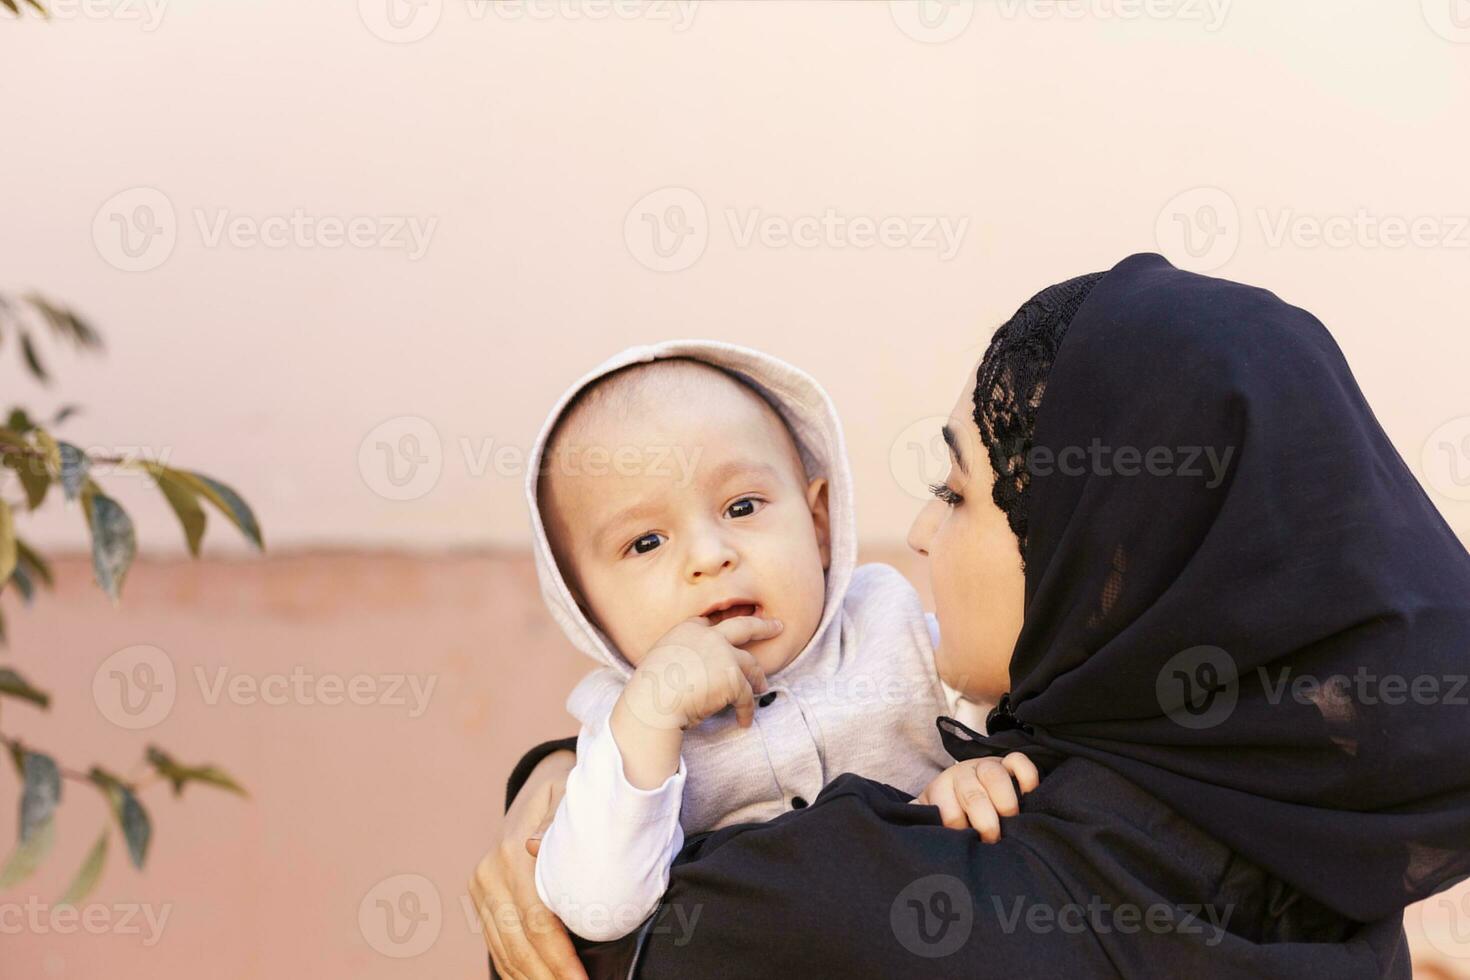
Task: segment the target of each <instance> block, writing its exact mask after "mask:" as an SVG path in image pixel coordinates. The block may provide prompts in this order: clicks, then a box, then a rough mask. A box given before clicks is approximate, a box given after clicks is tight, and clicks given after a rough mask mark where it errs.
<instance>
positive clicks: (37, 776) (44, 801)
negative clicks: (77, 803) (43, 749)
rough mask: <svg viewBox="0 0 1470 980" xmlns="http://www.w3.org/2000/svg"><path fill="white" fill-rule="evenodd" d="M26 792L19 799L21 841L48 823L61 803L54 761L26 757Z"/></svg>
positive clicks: (35, 755)
mask: <svg viewBox="0 0 1470 980" xmlns="http://www.w3.org/2000/svg"><path fill="white" fill-rule="evenodd" d="M24 765H25V791H24V792H22V793H21V797H20V839H21V840H22V841H24V840H26V839H28V838H29V837H30V836H31V835H32V834H34V833H36V832H37V831H39V830H40V829H41V827H43V826H44V825H46V824H48V823H50V822H51V815H52V814H54V813H55V812H56V804H57V803H59V802H61V770H60V769H58V768H57V767H56V760H55V759H53V758H51V757H50V756H49V755H42V754H41V753H40V752H27V753H26V754H25V763H24Z"/></svg>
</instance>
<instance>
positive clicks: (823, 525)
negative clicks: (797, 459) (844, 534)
mask: <svg viewBox="0 0 1470 980" xmlns="http://www.w3.org/2000/svg"><path fill="white" fill-rule="evenodd" d="M806 505H807V506H808V507H809V508H811V512H812V526H813V527H815V528H816V531H817V550H818V551H820V552H821V554H822V570H823V571H826V570H827V568H828V567H830V566H831V564H832V517H831V514H829V513H828V510H827V481H826V480H825V479H824V478H822V477H820V476H819V477H817V478H816V479H815V480H813V481H812V482H811V483H809V484H807V488H806Z"/></svg>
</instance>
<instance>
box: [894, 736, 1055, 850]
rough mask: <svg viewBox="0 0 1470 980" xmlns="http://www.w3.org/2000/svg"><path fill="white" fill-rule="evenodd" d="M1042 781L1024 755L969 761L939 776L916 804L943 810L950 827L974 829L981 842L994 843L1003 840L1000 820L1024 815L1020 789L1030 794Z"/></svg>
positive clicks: (1012, 754) (942, 814)
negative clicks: (1018, 798) (1018, 792)
mask: <svg viewBox="0 0 1470 980" xmlns="http://www.w3.org/2000/svg"><path fill="white" fill-rule="evenodd" d="M1012 777H1014V778H1015V782H1014V784H1013V783H1012V782H1011V780H1012ZM1040 782H1041V776H1040V774H1039V773H1037V771H1036V766H1035V765H1034V764H1033V763H1032V762H1031V760H1030V759H1028V758H1026V757H1025V756H1024V755H1022V754H1021V753H1020V752H1012V753H1011V754H1010V755H1007V756H1006V757H1005V758H1004V759H996V758H994V757H987V758H984V759H967V760H966V761H964V762H961V763H960V764H959V765H956V766H950V767H949V768H948V769H946V770H944V772H942V773H940V774H939V775H937V776H935V777H934V780H933V782H931V783H930V784H929V785H928V786H926V787H924V792H922V793H920V794H919V795H918V796H917V797H915V798H914V800H913V802H915V803H921V804H925V805H928V806H937V807H939V815H940V817H942V818H943V820H944V825H945V826H946V827H950V828H952V829H955V830H963V829H965V828H966V827H974V828H975V829H976V830H978V831H980V839H981V840H983V841H984V842H985V843H987V844H994V843H995V842H996V841H998V840H1000V818H1001V817H1014V816H1015V815H1016V814H1017V813H1020V812H1021V810H1020V804H1019V802H1018V800H1017V797H1016V787H1017V786H1019V787H1020V788H1021V792H1022V793H1029V792H1031V791H1032V790H1033V789H1035V788H1036V787H1037V785H1038V784H1040Z"/></svg>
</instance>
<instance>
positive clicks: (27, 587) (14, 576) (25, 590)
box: [10, 565, 36, 606]
mask: <svg viewBox="0 0 1470 980" xmlns="http://www.w3.org/2000/svg"><path fill="white" fill-rule="evenodd" d="M10 581H12V582H14V583H15V587H16V588H17V589H18V590H19V591H20V601H21V602H23V603H25V604H26V605H27V606H29V605H30V604H31V603H33V602H35V601H36V584H35V583H34V582H32V581H31V576H30V573H29V572H27V571H26V567H25V566H24V565H16V566H15V571H13V572H11V573H10Z"/></svg>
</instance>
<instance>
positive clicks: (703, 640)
mask: <svg viewBox="0 0 1470 980" xmlns="http://www.w3.org/2000/svg"><path fill="white" fill-rule="evenodd" d="M780 632H781V622H780V620H776V619H762V618H760V617H757V616H737V617H735V618H733V619H726V620H723V621H722V622H719V623H716V624H714V625H713V626H711V625H710V621H709V619H708V618H706V617H704V616H695V617H693V618H692V619H687V620H685V621H684V622H682V623H680V624H679V625H678V626H675V627H674V628H673V629H671V630H669V631H668V632H667V633H665V634H664V635H663V638H662V639H660V640H659V641H658V642H657V643H656V644H654V647H653V649H652V650H650V651H648V656H646V657H644V658H643V661H642V662H641V663H640V664H639V665H638V669H637V670H635V671H634V672H633V677H632V678H631V679H630V680H629V681H628V684H627V687H626V688H624V691H623V695H622V696H623V698H624V699H625V700H628V701H629V709H630V710H631V711H632V713H633V714H634V715H635V716H636V717H637V718H638V719H639V720H640V721H641V722H643V723H644V724H645V725H648V726H649V727H651V728H658V729H665V730H669V729H684V728H690V727H692V726H694V725H697V724H699V723H700V722H701V721H703V720H704V719H706V718H708V717H709V716H710V715H712V714H714V713H715V712H717V711H719V710H721V709H722V708H724V707H726V706H727V705H731V704H733V705H734V706H735V719H736V721H737V723H738V724H739V725H740V727H742V728H748V727H750V724H751V722H752V720H754V718H755V695H757V694H762V693H764V692H765V690H766V675H765V671H763V670H761V667H760V664H758V663H756V660H755V657H754V656H752V655H751V654H749V653H746V652H745V651H744V650H742V649H740V647H741V646H742V645H744V644H746V643H750V642H753V641H755V640H764V639H769V638H770V637H773V636H775V635H777V634H778V633H780Z"/></svg>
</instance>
